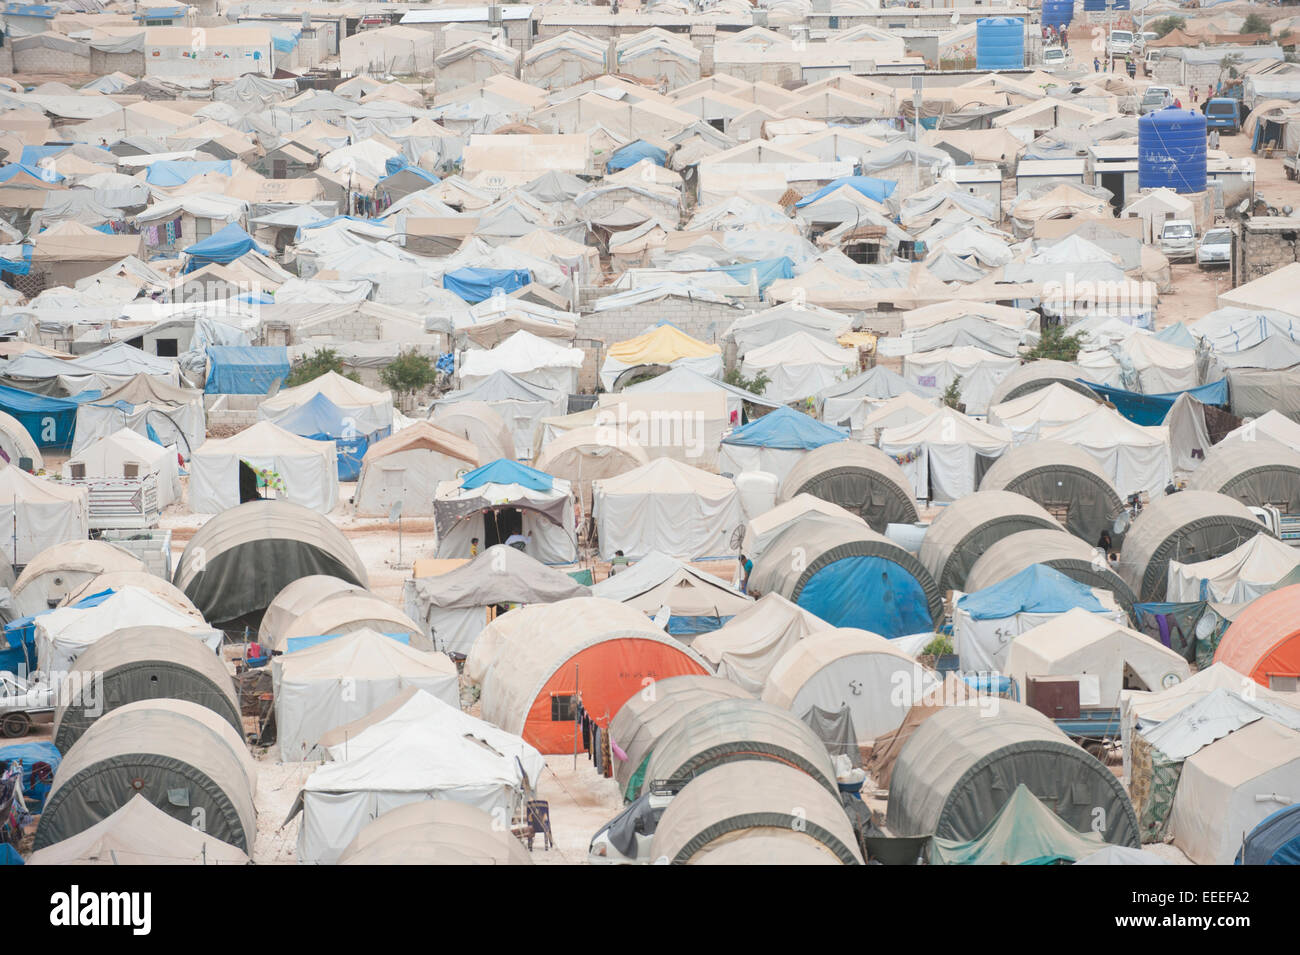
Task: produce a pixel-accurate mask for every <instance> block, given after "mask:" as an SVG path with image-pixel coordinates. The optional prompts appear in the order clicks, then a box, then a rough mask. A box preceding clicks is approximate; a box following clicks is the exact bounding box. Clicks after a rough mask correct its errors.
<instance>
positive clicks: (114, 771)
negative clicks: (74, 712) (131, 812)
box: [33, 700, 257, 852]
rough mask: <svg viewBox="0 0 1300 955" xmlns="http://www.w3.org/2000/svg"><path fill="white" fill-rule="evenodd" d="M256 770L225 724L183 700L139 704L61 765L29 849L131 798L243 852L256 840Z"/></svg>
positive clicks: (89, 734) (103, 725)
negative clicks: (198, 826)
mask: <svg viewBox="0 0 1300 955" xmlns="http://www.w3.org/2000/svg"><path fill="white" fill-rule="evenodd" d="M256 775H257V769H256V766H255V765H254V763H253V758H252V756H250V755H249V753H248V748H247V747H246V746H245V745H244V741H243V739H242V738H241V737H240V735H239V734H238V733H236V732H235V731H234V730H233V729H231V728H230V724H229V723H227V722H226V721H225V720H224V719H222V718H221V717H220V716H218V715H217V714H216V713H214V712H212V710H209V709H207V708H206V707H203V706H199V705H198V704H197V703H191V702H189V701H188V700H141V701H139V702H136V703H128V704H127V705H126V706H123V707H120V708H119V709H116V710H113V712H111V713H108V714H107V715H105V716H104V717H103V718H101V719H99V720H96V721H95V724H94V725H93V726H92V727H91V728H90V729H89V730H87V731H86V733H85V734H84V735H83V736H82V737H81V739H79V740H77V742H76V743H75V744H74V745H73V747H72V748H71V749H70V750H68V754H67V755H66V756H65V757H64V758H63V763H62V764H61V765H60V766H59V771H58V773H56V774H55V777H54V784H53V786H52V787H51V788H50V795H49V797H48V798H47V799H46V801H45V810H44V812H43V813H42V814H41V822H40V825H39V826H38V827H37V829H36V841H35V843H34V844H33V848H34V849H44V848H47V847H49V846H52V845H54V844H55V843H58V842H62V841H63V840H64V839H67V838H69V837H70V836H74V835H76V834H77V833H79V832H82V831H84V830H86V829H89V828H90V827H91V826H93V825H94V824H95V823H97V822H99V821H101V820H103V819H106V818H108V817H109V816H110V815H112V814H113V813H114V812H115V811H116V810H118V809H119V808H121V807H122V806H125V805H126V804H127V802H129V801H130V800H131V798H132V797H134V796H135V795H136V794H137V793H138V794H139V795H142V796H144V797H145V798H146V799H148V800H149V802H151V803H152V804H153V805H155V806H157V807H158V808H159V809H161V810H163V811H164V812H166V813H167V815H169V816H171V817H172V818H173V819H178V820H180V821H182V822H184V823H187V824H191V825H192V824H193V823H194V821H195V819H196V818H197V816H198V815H201V816H202V818H203V823H204V831H205V832H207V833H208V835H210V836H213V837H215V838H217V839H220V840H221V841H222V842H228V843H230V844H231V845H232V846H235V847H236V848H237V849H242V850H244V851H245V852H250V851H252V847H253V839H254V837H255V836H256V834H257V812H256V810H255V809H254V808H253V792H254V790H255V788H256Z"/></svg>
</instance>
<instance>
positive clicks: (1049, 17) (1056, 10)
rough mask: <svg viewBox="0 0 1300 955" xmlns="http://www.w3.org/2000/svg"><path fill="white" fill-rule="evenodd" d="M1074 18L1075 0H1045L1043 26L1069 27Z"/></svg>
mask: <svg viewBox="0 0 1300 955" xmlns="http://www.w3.org/2000/svg"><path fill="white" fill-rule="evenodd" d="M1073 19H1074V0H1043V17H1042V20H1043V26H1045V27H1056V28H1057V29H1058V30H1059V29H1060V28H1061V27H1068V26H1069V25H1070V21H1071V20H1073Z"/></svg>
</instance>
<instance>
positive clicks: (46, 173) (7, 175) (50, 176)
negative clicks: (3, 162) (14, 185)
mask: <svg viewBox="0 0 1300 955" xmlns="http://www.w3.org/2000/svg"><path fill="white" fill-rule="evenodd" d="M20 172H25V173H27V175H29V176H31V177H32V178H34V179H40V180H43V181H44V182H62V181H63V176H62V174H60V173H58V172H55V171H54V170H53V169H42V168H41V167H40V166H37V165H35V164H31V163H26V162H11V163H9V164H8V165H7V166H0V182H8V181H9V180H10V179H12V178H13V177H14V176H16V175H18V174H19V173H20Z"/></svg>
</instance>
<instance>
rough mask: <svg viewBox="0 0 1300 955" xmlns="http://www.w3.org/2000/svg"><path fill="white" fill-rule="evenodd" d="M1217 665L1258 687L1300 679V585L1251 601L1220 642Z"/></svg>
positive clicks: (1216, 659) (1216, 653)
mask: <svg viewBox="0 0 1300 955" xmlns="http://www.w3.org/2000/svg"><path fill="white" fill-rule="evenodd" d="M1214 662H1215V663H1226V664H1227V665H1228V666H1230V667H1232V668H1233V669H1234V670H1236V671H1237V672H1239V673H1245V674H1246V675H1248V676H1249V677H1250V678H1251V679H1252V680H1254V681H1255V682H1256V683H1259V684H1261V685H1263V686H1269V687H1271V688H1272V689H1274V690H1277V689H1282V687H1281V686H1278V685H1276V684H1274V683H1273V680H1274V679H1286V678H1288V677H1290V678H1292V679H1294V678H1296V677H1300V584H1294V585H1292V586H1290V587H1283V588H1281V589H1280V590H1275V591H1273V592H1272V593H1268V594H1264V596H1262V597H1257V598H1256V599H1255V600H1253V601H1251V603H1250V605H1249V606H1247V607H1246V609H1245V610H1243V611H1242V612H1241V613H1240V614H1238V616H1237V618H1236V619H1235V620H1233V622H1232V626H1230V627H1229V628H1228V632H1227V633H1225V634H1224V635H1223V639H1222V640H1220V641H1219V649H1218V650H1217V651H1215V654H1214Z"/></svg>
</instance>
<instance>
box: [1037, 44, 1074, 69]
mask: <svg viewBox="0 0 1300 955" xmlns="http://www.w3.org/2000/svg"><path fill="white" fill-rule="evenodd" d="M1069 62H1070V53H1069V51H1068V50H1066V49H1064V48H1063V47H1059V46H1049V47H1048V48H1047V49H1045V50H1043V69H1044V70H1047V71H1049V72H1050V71H1052V70H1056V69H1060V68H1061V67H1063V66H1066V65H1067V64H1068V63H1069Z"/></svg>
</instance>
